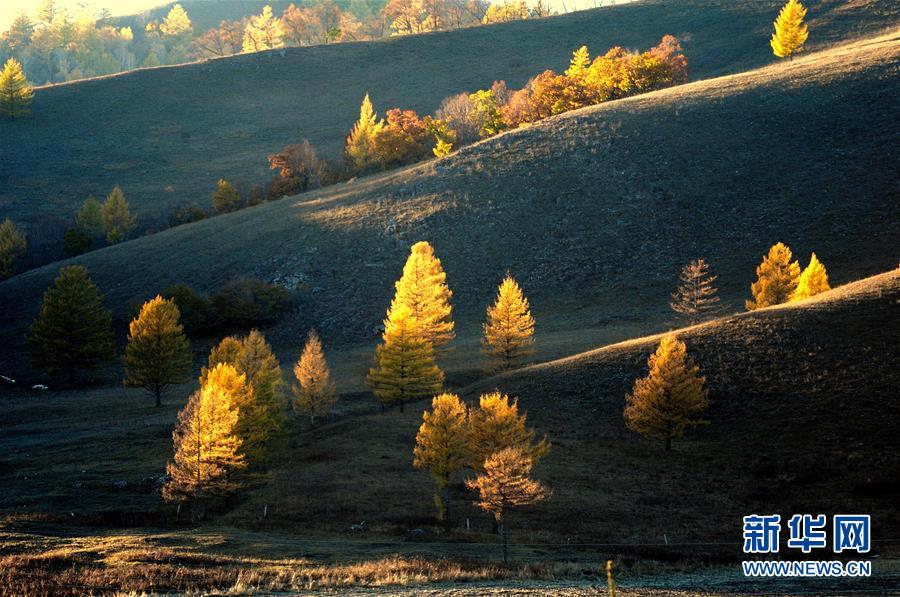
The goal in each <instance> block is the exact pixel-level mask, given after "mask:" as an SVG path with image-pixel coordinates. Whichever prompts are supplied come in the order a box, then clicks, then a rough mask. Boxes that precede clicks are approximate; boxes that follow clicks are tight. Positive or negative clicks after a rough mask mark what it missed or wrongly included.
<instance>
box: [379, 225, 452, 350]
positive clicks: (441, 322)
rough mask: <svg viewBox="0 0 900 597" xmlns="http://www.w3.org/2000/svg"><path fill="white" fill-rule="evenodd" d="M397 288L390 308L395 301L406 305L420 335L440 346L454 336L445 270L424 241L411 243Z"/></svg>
mask: <svg viewBox="0 0 900 597" xmlns="http://www.w3.org/2000/svg"><path fill="white" fill-rule="evenodd" d="M395 287H396V289H397V292H396V293H395V294H394V300H393V302H392V303H391V309H393V308H395V307H396V306H398V305H405V306H406V307H409V311H410V314H411V315H412V317H413V319H414V320H415V321H416V323H417V330H418V332H419V333H420V334H421V335H422V337H423V338H425V339H426V340H428V341H429V342H430V343H431V345H432V346H433V347H434V348H435V349H437V350H439V349H441V348H442V347H444V346H446V345H447V344H448V343H449V342H450V341H451V340H453V338H454V336H455V334H454V332H453V319H452V314H453V308H452V307H451V305H450V298H451V297H452V296H453V293H452V292H451V291H450V288H448V287H447V274H445V273H444V268H443V267H442V266H441V260H440V259H438V258H437V257H435V255H434V249H433V248H432V246H431V244H429V243H428V242H426V241H420V242H417V243H416V244H414V245H413V246H412V248H411V249H410V252H409V257H408V258H407V260H406V264H405V265H404V266H403V275H402V276H401V277H400V279H399V280H397V283H396V284H395Z"/></svg>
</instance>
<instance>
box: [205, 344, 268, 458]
mask: <svg viewBox="0 0 900 597" xmlns="http://www.w3.org/2000/svg"><path fill="white" fill-rule="evenodd" d="M220 363H227V364H229V365H231V366H233V367H234V368H235V370H236V371H237V372H238V373H240V374H241V375H244V376H245V377H246V379H247V384H248V385H249V386H250V389H251V392H249V393H247V394H243V395H241V396H240V397H239V399H238V402H237V406H238V412H239V414H240V417H239V420H238V424H237V427H236V428H235V432H236V433H237V435H238V437H240V438H241V444H242V445H241V453H242V454H244V455H245V456H246V457H247V461H248V463H249V464H251V465H261V464H263V463H265V462H266V461H267V460H268V458H269V455H270V453H271V450H272V446H273V443H274V442H275V441H276V440H277V439H279V436H280V433H281V431H282V428H283V426H284V411H285V406H286V403H285V397H284V390H283V384H284V380H283V379H282V377H281V365H280V364H279V363H278V358H277V357H276V356H275V354H274V353H273V352H272V348H271V347H270V346H269V343H268V342H266V339H265V336H263V335H262V333H261V332H259V331H258V330H252V331H251V332H250V334H248V335H247V337H245V338H241V339H238V338H234V337H227V338H224V339H223V340H222V341H221V342H220V343H219V345H218V346H216V347H215V348H213V350H212V351H210V355H209V368H208V369H204V370H203V371H202V373H201V377H200V382H201V383H203V382H204V380H205V379H206V377H207V375H208V374H209V372H210V371H211V370H212V369H213V367H215V366H216V365H217V364H220Z"/></svg>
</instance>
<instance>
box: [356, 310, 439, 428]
mask: <svg viewBox="0 0 900 597" xmlns="http://www.w3.org/2000/svg"><path fill="white" fill-rule="evenodd" d="M419 330H420V325H419V323H418V322H417V321H416V319H415V318H414V317H413V316H412V311H411V310H410V308H409V307H408V306H406V305H404V304H398V305H394V306H392V307H391V309H390V310H389V311H388V316H387V319H385V320H384V333H383V334H382V343H381V344H380V345H379V346H378V347H377V348H376V349H375V361H376V365H375V367H373V368H372V369H370V370H369V375H368V377H367V378H366V381H367V383H368V385H369V386H370V387H371V388H372V391H373V393H374V394H375V397H376V398H378V399H379V400H380V401H381V403H382V405H389V404H399V405H400V410H401V411H402V410H403V405H404V404H405V403H406V402H409V401H410V400H415V399H417V398H422V397H424V396H428V395H433V394H436V393H438V392H440V391H441V386H443V384H444V374H443V373H442V372H441V370H440V369H439V368H438V366H437V365H436V364H435V362H434V347H433V346H432V344H431V342H429V341H428V340H426V339H425V338H423V337H422V334H421V332H420V331H419Z"/></svg>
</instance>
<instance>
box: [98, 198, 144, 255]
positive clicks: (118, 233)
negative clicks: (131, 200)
mask: <svg viewBox="0 0 900 597" xmlns="http://www.w3.org/2000/svg"><path fill="white" fill-rule="evenodd" d="M100 214H101V216H102V218H103V231H104V232H106V241H107V242H108V243H109V244H111V245H114V244H116V243H118V242H122V241H123V240H125V239H126V238H128V235H129V234H130V233H131V231H132V230H134V228H135V226H137V221H136V220H135V218H134V216H132V215H131V211H130V210H129V209H128V201H127V200H126V199H125V193H123V192H122V188H121V187H120V186H119V185H116V186H115V187H113V190H112V191H111V192H110V193H109V195H107V196H106V201H104V202H103V206H102V207H101V208H100Z"/></svg>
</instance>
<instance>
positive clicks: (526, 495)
mask: <svg viewBox="0 0 900 597" xmlns="http://www.w3.org/2000/svg"><path fill="white" fill-rule="evenodd" d="M533 464H534V462H533V460H532V459H531V458H530V457H529V456H528V455H527V454H525V453H524V452H522V450H520V449H518V448H514V447H509V448H504V449H502V450H499V451H497V452H495V453H494V454H491V455H490V456H489V457H488V458H487V460H485V462H484V469H483V470H482V471H481V472H480V473H479V474H478V476H477V477H475V478H474V479H468V480H466V487H468V488H469V489H471V490H472V491H476V492H478V501H476V502H475V505H476V506H478V507H479V508H481V509H482V510H484V511H485V512H489V513H491V514H493V516H494V519H495V520H496V521H497V524H498V525H499V526H500V536H501V537H502V543H503V563H504V564H506V563H507V561H508V555H507V551H508V548H507V544H508V539H507V538H508V535H509V533H508V532H507V525H506V520H505V518H506V514H507V512H508V511H509V510H510V509H511V508H518V507H521V506H531V505H534V504H538V503H540V502H543V501H544V500H546V499H548V498H549V497H550V493H551V492H550V490H549V489H547V488H546V487H544V486H543V485H542V484H541V483H540V482H539V481H536V480H534V479H532V478H531V468H532V466H533Z"/></svg>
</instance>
